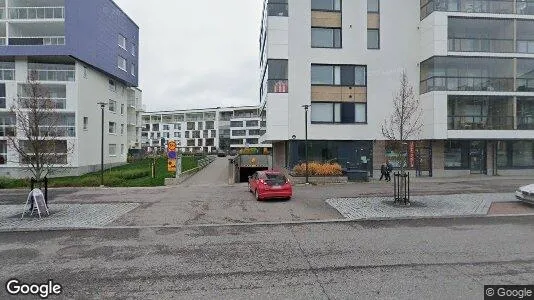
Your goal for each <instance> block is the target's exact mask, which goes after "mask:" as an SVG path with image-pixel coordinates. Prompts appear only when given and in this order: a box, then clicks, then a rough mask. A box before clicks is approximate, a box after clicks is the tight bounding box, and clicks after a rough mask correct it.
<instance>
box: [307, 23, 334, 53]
mask: <svg viewBox="0 0 534 300" xmlns="http://www.w3.org/2000/svg"><path fill="white" fill-rule="evenodd" d="M311 46H312V48H341V28H319V27H313V28H312V29H311Z"/></svg>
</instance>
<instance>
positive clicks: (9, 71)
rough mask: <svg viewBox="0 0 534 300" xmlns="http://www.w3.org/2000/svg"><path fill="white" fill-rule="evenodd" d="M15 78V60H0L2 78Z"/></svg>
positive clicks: (0, 77) (0, 75)
mask: <svg viewBox="0 0 534 300" xmlns="http://www.w3.org/2000/svg"><path fill="white" fill-rule="evenodd" d="M14 79H15V63H14V62H0V80H14Z"/></svg>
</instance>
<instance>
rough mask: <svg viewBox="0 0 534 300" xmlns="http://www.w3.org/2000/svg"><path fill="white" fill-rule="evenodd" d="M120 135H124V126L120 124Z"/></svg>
mask: <svg viewBox="0 0 534 300" xmlns="http://www.w3.org/2000/svg"><path fill="white" fill-rule="evenodd" d="M121 134H124V124H121Z"/></svg>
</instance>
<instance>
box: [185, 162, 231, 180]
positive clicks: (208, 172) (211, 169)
mask: <svg viewBox="0 0 534 300" xmlns="http://www.w3.org/2000/svg"><path fill="white" fill-rule="evenodd" d="M228 158H229V157H216V158H215V160H214V161H213V162H212V163H211V164H209V165H208V166H207V167H205V168H204V169H202V170H200V171H199V172H198V173H196V174H195V175H193V176H191V178H189V179H187V180H186V181H185V182H183V183H182V184H181V187H187V186H219V185H228Z"/></svg>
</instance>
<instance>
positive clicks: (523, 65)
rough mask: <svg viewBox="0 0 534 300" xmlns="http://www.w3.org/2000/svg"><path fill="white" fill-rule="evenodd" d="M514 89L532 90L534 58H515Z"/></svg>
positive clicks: (519, 90)
mask: <svg viewBox="0 0 534 300" xmlns="http://www.w3.org/2000/svg"><path fill="white" fill-rule="evenodd" d="M516 91H518V92H533V91H534V59H517V81H516Z"/></svg>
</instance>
